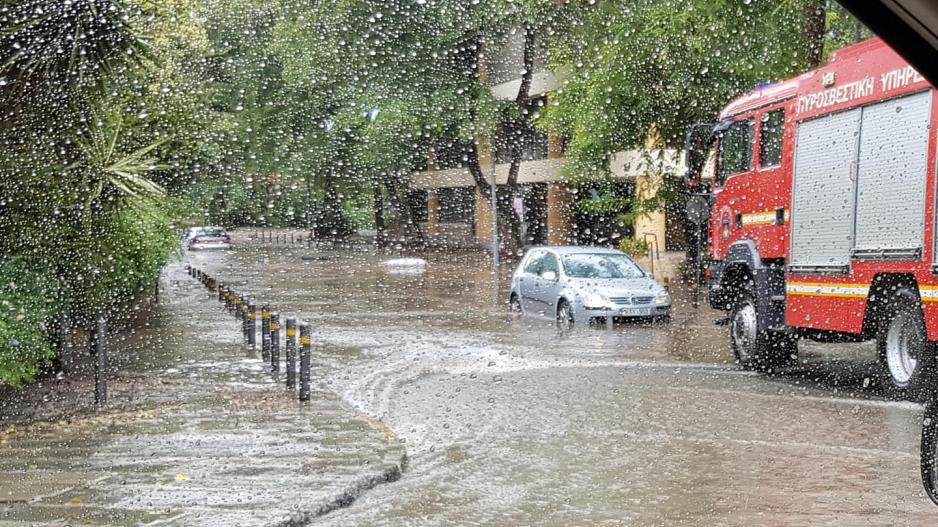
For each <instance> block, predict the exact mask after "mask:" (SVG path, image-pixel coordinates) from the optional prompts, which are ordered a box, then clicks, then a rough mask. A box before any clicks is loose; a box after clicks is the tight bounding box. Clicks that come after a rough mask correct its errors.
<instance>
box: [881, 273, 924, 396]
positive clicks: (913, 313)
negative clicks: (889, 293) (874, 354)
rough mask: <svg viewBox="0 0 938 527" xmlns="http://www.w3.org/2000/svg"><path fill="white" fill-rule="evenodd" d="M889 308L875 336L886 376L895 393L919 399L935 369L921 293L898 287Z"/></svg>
mask: <svg viewBox="0 0 938 527" xmlns="http://www.w3.org/2000/svg"><path fill="white" fill-rule="evenodd" d="M889 307H890V314H889V316H888V319H887V320H885V321H883V323H882V324H880V326H879V332H878V334H877V338H876V345H877V348H878V349H879V355H880V360H881V363H882V365H883V370H884V376H885V377H886V378H887V379H888V382H887V384H888V385H889V386H891V388H892V390H891V391H892V392H893V394H894V395H896V396H899V397H903V398H918V397H919V396H921V395H922V394H923V393H924V390H925V385H926V381H927V378H928V375H929V374H930V373H931V371H932V369H933V368H932V365H933V363H932V357H931V354H930V353H929V352H930V346H929V344H928V339H927V336H926V334H925V317H924V316H923V315H922V309H921V306H920V302H919V299H918V295H917V294H916V293H915V292H914V291H912V290H911V289H909V288H905V287H903V288H899V289H898V290H896V292H895V296H893V298H892V301H891V302H889Z"/></svg>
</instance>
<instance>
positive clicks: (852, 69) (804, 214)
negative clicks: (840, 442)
mask: <svg viewBox="0 0 938 527" xmlns="http://www.w3.org/2000/svg"><path fill="white" fill-rule="evenodd" d="M935 93H936V92H935V90H934V89H933V88H932V86H931V85H930V84H928V83H927V82H926V81H925V80H924V79H923V78H922V77H921V76H920V75H919V74H918V73H917V72H916V71H915V70H914V69H913V68H912V67H910V66H909V65H908V64H907V63H906V62H905V61H904V60H903V59H902V58H900V57H899V55H897V54H896V53H895V52H894V51H893V50H892V49H890V48H889V47H888V46H887V45H886V44H885V43H883V42H882V41H881V40H879V39H877V38H874V39H870V40H866V41H863V42H860V43H858V44H856V45H853V46H850V47H848V48H844V49H842V50H840V51H837V52H835V53H832V54H831V57H830V61H829V63H828V64H827V65H826V66H823V67H821V68H819V69H817V70H815V71H811V72H808V73H805V74H803V75H801V76H799V77H796V78H793V79H790V80H787V81H785V82H781V83H777V84H773V85H767V86H762V87H760V88H757V89H756V90H754V91H753V92H751V93H749V94H747V95H744V96H742V97H740V98H738V99H736V100H735V101H733V102H731V103H730V104H729V105H728V106H727V107H726V108H725V109H724V110H723V111H722V113H721V115H720V122H719V124H716V125H712V126H707V127H700V126H697V127H695V128H694V129H693V130H692V131H691V133H690V134H689V137H688V144H689V145H692V146H693V145H696V148H691V147H689V151H688V165H689V167H690V168H689V173H688V177H689V181H688V182H689V184H690V185H691V187H692V188H697V189H703V188H704V187H703V186H702V185H701V175H702V174H703V173H705V172H709V173H710V174H711V176H712V178H713V179H712V190H711V191H710V192H707V193H702V192H701V194H700V195H701V196H703V199H706V200H707V204H708V205H709V220H707V221H708V230H709V235H708V253H709V258H710V264H709V266H708V267H707V270H706V272H705V275H706V277H707V281H708V285H709V301H710V303H711V305H712V306H714V307H716V308H719V309H722V310H725V311H727V312H728V313H729V317H728V318H727V320H726V322H727V323H728V324H729V325H730V327H731V331H730V340H731V345H732V349H733V352H734V353H735V355H736V358H737V360H738V362H739V363H740V364H741V365H742V366H743V367H746V368H773V367H776V366H777V365H779V364H781V363H785V362H789V361H791V360H792V359H793V358H795V357H796V355H797V339H799V338H811V339H815V340H822V341H860V340H868V339H873V338H875V339H876V340H877V344H878V349H879V353H880V357H881V360H882V365H883V373H884V375H885V376H886V377H887V378H888V379H889V382H890V384H891V385H892V386H894V387H895V389H896V390H897V391H898V392H902V393H904V394H908V395H912V394H913V393H915V392H918V391H919V390H920V389H921V388H922V386H923V382H924V379H925V378H926V377H927V376H928V374H929V373H930V372H931V370H932V369H933V366H934V363H935V359H934V353H932V349H933V348H932V343H933V342H934V341H938V251H936V234H935V199H936V193H935V186H936V177H935V143H936V141H935V139H936V137H935V136H936V131H938V127H936V126H935V122H936V118H938V104H936V103H935V102H934V98H935ZM704 129H705V132H703V133H701V130H704ZM702 144H706V145H708V146H707V150H708V154H701V152H702V151H703V149H701V148H700V145H702ZM698 199H701V198H699V197H698Z"/></svg>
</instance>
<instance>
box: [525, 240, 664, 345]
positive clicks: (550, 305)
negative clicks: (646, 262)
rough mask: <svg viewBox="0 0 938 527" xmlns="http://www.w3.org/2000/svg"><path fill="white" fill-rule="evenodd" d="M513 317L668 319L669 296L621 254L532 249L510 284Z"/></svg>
mask: <svg viewBox="0 0 938 527" xmlns="http://www.w3.org/2000/svg"><path fill="white" fill-rule="evenodd" d="M509 303H510V306H511V310H512V311H513V312H515V313H518V314H521V313H531V314H539V315H543V316H547V317H552V318H556V320H557V323H558V324H559V325H561V326H562V327H569V326H572V325H573V323H574V322H579V321H583V322H589V321H592V320H594V319H603V320H607V318H608V317H612V318H613V320H614V319H616V318H631V317H641V318H661V319H664V318H667V317H670V315H671V296H670V295H669V294H668V292H667V290H665V289H664V288H663V287H662V286H661V285H659V284H658V283H657V282H655V280H654V279H653V278H652V277H651V276H649V275H648V274H647V273H646V272H645V271H643V270H642V268H641V267H639V265H638V264H636V263H635V261H634V260H632V259H631V258H629V257H628V256H627V255H626V254H625V253H623V252H622V251H618V250H615V249H602V248H598V247H534V248H532V249H530V250H529V251H528V252H527V253H526V254H525V255H524V258H522V259H521V263H520V264H519V265H518V268H517V269H516V270H515V273H514V275H513V276H512V279H511V293H510V297H509Z"/></svg>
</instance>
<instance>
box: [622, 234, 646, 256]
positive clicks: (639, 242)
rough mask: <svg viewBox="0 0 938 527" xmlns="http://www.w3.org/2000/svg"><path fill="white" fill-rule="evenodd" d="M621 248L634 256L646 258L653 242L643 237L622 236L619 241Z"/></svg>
mask: <svg viewBox="0 0 938 527" xmlns="http://www.w3.org/2000/svg"><path fill="white" fill-rule="evenodd" d="M619 250H620V251H622V252H624V253H625V254H627V255H629V256H631V257H632V258H644V257H645V256H646V255H647V254H648V251H650V250H651V242H649V241H647V240H643V239H641V238H632V237H627V238H622V241H620V242H619Z"/></svg>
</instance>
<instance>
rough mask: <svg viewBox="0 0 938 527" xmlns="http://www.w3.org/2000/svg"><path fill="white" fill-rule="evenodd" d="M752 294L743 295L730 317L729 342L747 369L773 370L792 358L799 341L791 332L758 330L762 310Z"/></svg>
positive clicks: (740, 363) (737, 360) (741, 364)
mask: <svg viewBox="0 0 938 527" xmlns="http://www.w3.org/2000/svg"><path fill="white" fill-rule="evenodd" d="M753 298H754V297H753V295H752V294H751V293H743V294H741V295H740V297H739V299H738V300H737V302H736V305H735V306H734V307H733V312H732V314H731V316H730V344H731V346H732V348H733V354H734V355H735V356H736V362H737V363H739V365H740V366H742V367H743V369H746V370H763V371H766V370H772V369H773V368H776V367H778V366H782V365H784V364H786V363H787V362H789V361H790V360H792V359H793V358H794V357H795V356H796V354H797V353H798V347H797V346H798V343H797V341H796V340H795V339H794V338H793V337H791V336H790V335H786V334H784V333H779V332H775V331H765V330H762V331H760V330H759V316H760V314H759V310H758V309H757V308H756V302H755V300H753Z"/></svg>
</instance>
